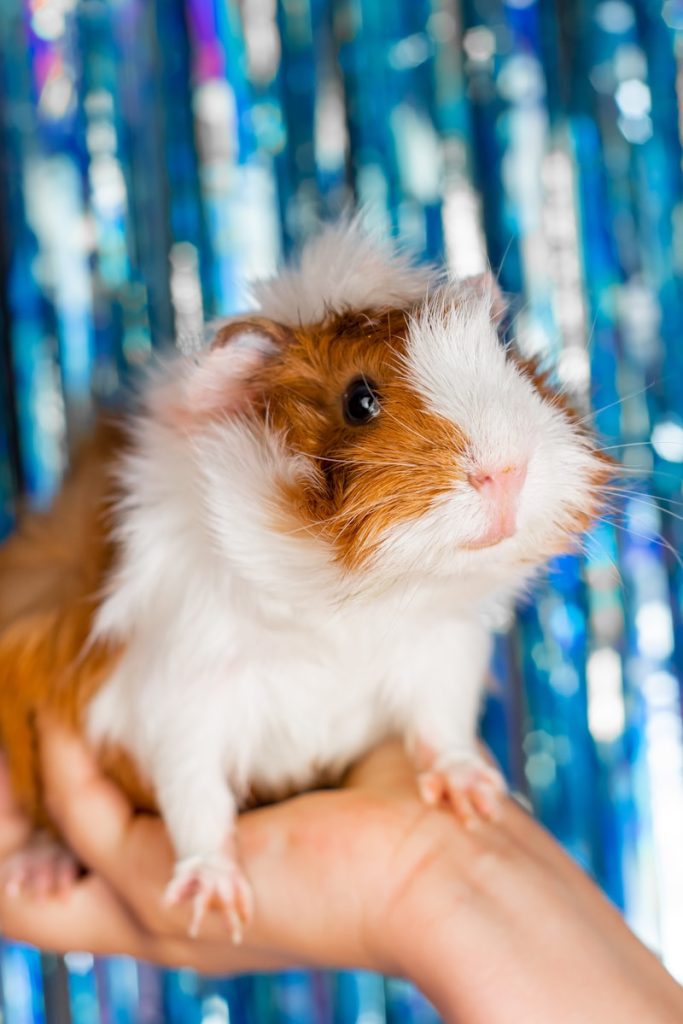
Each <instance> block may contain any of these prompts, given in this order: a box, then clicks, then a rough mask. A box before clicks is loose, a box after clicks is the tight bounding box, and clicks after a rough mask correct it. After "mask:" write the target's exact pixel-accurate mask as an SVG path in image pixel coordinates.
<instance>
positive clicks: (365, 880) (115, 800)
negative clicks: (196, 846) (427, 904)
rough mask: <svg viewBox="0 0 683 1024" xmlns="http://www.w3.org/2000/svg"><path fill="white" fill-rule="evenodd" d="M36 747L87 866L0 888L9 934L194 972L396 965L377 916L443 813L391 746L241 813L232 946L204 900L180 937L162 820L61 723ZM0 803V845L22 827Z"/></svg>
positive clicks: (11, 841) (58, 817)
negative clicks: (241, 902)
mask: <svg viewBox="0 0 683 1024" xmlns="http://www.w3.org/2000/svg"><path fill="white" fill-rule="evenodd" d="M41 746H42V754H43V768H44V778H45V780H46V798H47V802H48V805H49V809H50V813H51V817H52V818H53V820H54V821H55V823H56V825H57V827H58V828H59V830H60V832H61V834H62V835H63V836H64V837H65V839H66V841H67V842H68V843H69V845H70V846H71V848H72V849H73V850H74V851H75V852H76V853H77V855H78V856H79V858H80V859H81V861H82V863H83V864H84V865H85V866H86V868H87V869H88V870H89V873H88V874H87V875H86V876H85V877H84V878H83V879H82V880H80V881H79V882H78V883H77V884H76V885H75V886H74V887H73V889H72V890H71V891H70V892H68V893H67V894H65V895H61V896H60V897H54V898H53V897H50V898H46V897H42V898H31V897H30V896H21V897H17V896H12V895H11V894H10V893H8V892H2V893H0V926H1V927H2V929H3V931H4V932H5V933H6V934H7V935H8V936H10V937H12V938H15V939H18V940H23V941H26V942H30V943H32V944H34V945H38V946H41V947H42V948H46V949H51V950H54V951H58V952H59V951H65V950H68V949H74V948H77V949H79V948H80V949H88V950H90V951H92V952H96V953H101V954H107V953H127V954H130V955H132V956H136V957H138V958H142V959H149V960H153V961H156V962H159V963H164V964H167V965H180V964H183V965H190V966H195V967H197V968H198V969H199V970H202V971H204V972H206V973H214V972H215V973H219V972H220V973H229V972H234V971H242V970H259V969H269V968H278V967H284V966H286V965H291V964H300V963H308V964H317V965H329V964H334V965H336V966H361V967H368V968H374V969H378V970H380V969H385V970H391V969H399V965H398V962H397V961H395V960H394V958H393V950H392V948H391V947H390V944H388V943H387V941H386V936H385V935H384V934H383V929H384V928H385V927H388V926H389V925H390V922H391V920H392V918H393V915H394V909H393V904H394V903H396V904H397V905H400V904H401V902H402V895H401V893H402V891H403V888H404V886H405V887H406V890H407V889H409V888H410V886H411V884H412V878H413V876H414V875H415V874H416V873H417V872H418V871H419V865H420V864H421V863H422V862H423V861H425V862H426V861H427V860H428V858H429V856H430V851H432V850H433V849H434V848H435V847H437V846H438V844H439V842H440V841H441V839H440V837H441V834H442V833H444V832H448V831H450V828H451V823H450V821H449V820H448V819H447V818H446V816H441V815H436V814H434V813H433V812H431V811H429V810H428V809H427V808H425V807H424V806H423V805H422V803H421V802H420V801H419V800H418V798H417V794H416V789H415V784H414V781H413V778H414V775H413V770H412V768H411V766H410V765H409V764H408V762H407V761H406V759H405V757H404V755H403V753H402V751H401V749H400V747H398V745H389V746H387V747H385V748H383V749H381V750H379V751H376V752H375V753H374V754H371V755H370V756H369V757H368V758H366V759H365V760H364V761H363V763H362V764H361V765H359V766H358V767H357V768H356V769H355V770H354V772H353V773H352V774H351V775H350V777H349V780H348V785H347V787H346V788H344V789H342V790H338V791H326V792H315V793H309V794H306V795H304V796H301V797H298V798H296V799H293V800H289V801H286V802H285V803H282V804H278V805H275V806H272V807H267V808H262V809H260V810H257V811H253V812H250V813H249V814H245V815H243V816H242V817H241V818H240V820H239V833H238V835H239V848H240V851H241V856H242V860H243V863H244V865H245V868H246V872H247V875H248V877H249V878H250V880H251V882H252V885H253V888H254V892H255V897H256V909H255V917H254V921H253V922H252V924H251V925H250V926H249V928H248V930H247V933H246V935H245V942H244V945H243V946H241V947H234V946H232V944H231V942H230V938H229V935H228V934H227V932H226V927H225V921H224V918H223V917H222V915H221V914H219V913H217V912H216V913H209V915H208V916H207V918H206V920H205V922H204V924H203V927H202V933H201V936H200V939H199V940H190V939H189V938H188V934H187V933H188V925H189V916H188V911H187V910H186V908H183V907H179V908H175V909H168V908H166V907H164V905H163V898H162V897H163V892H164V889H165V886H166V884H167V882H168V879H169V878H170V877H171V873H172V868H173V860H174V858H173V852H172V849H171V846H170V843H169V840H168V837H167V834H166V831H165V829H164V827H163V824H162V822H161V821H160V820H159V819H158V818H156V817H151V816H147V815H135V814H134V813H133V812H132V810H131V808H130V806H129V805H128V803H127V802H126V800H125V798H124V797H123V795H122V794H121V792H120V791H119V790H118V789H117V788H116V787H115V786H114V785H113V784H112V783H110V782H109V781H108V780H107V779H105V778H103V777H102V776H101V774H100V773H99V771H98V770H97V767H96V765H95V763H94V760H93V758H92V757H91V756H90V754H89V753H88V751H87V750H86V749H85V747H84V746H83V745H82V744H81V743H80V742H79V741H78V740H77V739H76V737H74V736H73V735H71V734H70V733H68V732H66V731H64V730H63V729H61V728H59V727H58V726H55V725H51V726H50V728H49V729H46V730H44V732H43V742H42V744H41ZM3 813H4V816H5V818H6V819H7V820H9V818H8V815H10V816H11V817H12V819H13V820H14V821H15V826H14V827H13V829H12V831H11V833H10V831H9V830H6V829H5V828H4V822H3V823H2V824H0V834H1V835H2V840H0V857H4V856H7V855H8V854H9V853H10V852H12V850H13V849H15V847H16V845H17V844H18V843H19V842H21V841H22V840H23V837H24V829H23V828H21V829H20V828H19V825H18V819H17V816H16V814H15V813H14V812H11V814H10V811H9V801H8V799H6V800H5V807H4V812H3V807H2V805H0V817H1V816H2V815H3Z"/></svg>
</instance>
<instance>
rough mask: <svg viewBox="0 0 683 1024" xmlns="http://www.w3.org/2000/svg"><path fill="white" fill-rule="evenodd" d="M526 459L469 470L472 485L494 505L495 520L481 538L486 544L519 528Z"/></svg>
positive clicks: (509, 535)
mask: <svg viewBox="0 0 683 1024" xmlns="http://www.w3.org/2000/svg"><path fill="white" fill-rule="evenodd" d="M526 470H527V467H526V463H520V464H510V465H507V466H503V467H501V468H498V467H496V468H495V469H494V468H493V467H491V468H484V469H477V470H475V471H474V472H472V473H470V474H468V477H467V480H468V483H469V484H470V486H471V487H473V488H474V489H475V491H478V492H479V493H480V494H481V495H482V497H484V498H486V499H488V501H490V503H491V505H492V506H493V516H494V518H493V521H492V522H491V524H490V526H489V529H488V530H487V532H486V534H485V535H484V537H483V538H482V540H483V541H484V543H485V544H493V543H497V541H499V540H502V539H503V538H504V537H511V536H512V535H513V533H514V532H515V529H516V521H517V502H518V498H519V492H520V491H521V490H522V487H523V486H524V481H525V480H526Z"/></svg>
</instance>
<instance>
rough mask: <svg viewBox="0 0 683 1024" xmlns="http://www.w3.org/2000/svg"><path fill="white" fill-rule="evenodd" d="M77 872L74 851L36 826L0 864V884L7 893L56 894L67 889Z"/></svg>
mask: <svg viewBox="0 0 683 1024" xmlns="http://www.w3.org/2000/svg"><path fill="white" fill-rule="evenodd" d="M78 874H79V865H78V861H77V860H76V858H75V857H74V856H73V854H72V853H71V852H70V851H69V850H67V848H66V847H65V846H63V845H62V843H60V842H59V840H58V839H55V837H54V836H53V835H51V834H50V833H49V832H47V831H43V830H36V831H35V832H33V833H32V834H31V835H30V836H29V838H28V840H27V842H26V845H25V846H24V847H23V848H22V849H21V850H18V851H17V852H16V853H13V854H12V855H11V856H9V857H8V858H7V860H5V861H4V863H3V864H2V865H0V884H1V885H2V886H3V887H4V889H5V892H7V893H8V894H9V895H14V896H21V895H28V896H36V897H47V896H58V895H61V894H63V893H66V892H68V890H69V889H70V888H71V886H72V885H73V883H74V882H75V881H76V878H77V877H78Z"/></svg>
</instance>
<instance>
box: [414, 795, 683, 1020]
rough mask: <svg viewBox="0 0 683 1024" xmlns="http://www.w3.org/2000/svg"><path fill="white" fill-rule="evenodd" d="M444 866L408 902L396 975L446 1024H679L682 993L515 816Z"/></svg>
mask: <svg viewBox="0 0 683 1024" xmlns="http://www.w3.org/2000/svg"><path fill="white" fill-rule="evenodd" d="M463 840H464V842H463ZM443 857H444V868H445V870H444V871H440V872H437V873H435V874H434V877H435V878H436V877H437V875H438V877H439V878H440V879H441V880H440V881H439V883H438V885H435V886H434V887H433V888H432V891H431V893H427V892H426V891H425V890H424V888H423V890H422V892H421V893H420V895H419V899H418V900H417V901H416V902H415V904H414V908H413V913H412V926H413V927H412V929H411V930H410V932H407V933H406V943H405V944H404V948H403V950H402V952H401V965H402V969H403V971H404V972H405V973H406V974H407V975H408V976H409V977H411V978H412V979H413V980H414V981H415V982H416V984H417V985H418V986H419V987H420V988H421V989H422V990H423V991H424V992H425V994H426V995H427V996H428V997H429V998H430V999H432V1001H433V1002H434V1003H435V1005H436V1006H437V1008H438V1009H439V1010H440V1012H441V1013H442V1014H443V1016H444V1018H445V1019H446V1020H457V1021H458V1022H459V1024H479V1022H481V1024H498V1022H500V1024H517V1022H519V1024H528V1022H529V1021H536V1020H538V1021H542V1020H552V1021H553V1022H554V1024H565V1022H566V1024H570V1022H571V1024H575V1022H576V1024H579V1022H580V1024H593V1022H595V1024H603V1022H604V1021H606V1020H619V1022H620V1024H630V1022H631V1021H633V1022H634V1024H635V1022H638V1024H640V1022H642V1021H643V1020H647V1021H648V1022H650V1021H651V1022H653V1024H654V1022H661V1024H668V1022H669V1021H670V1022H671V1024H674V1022H676V1021H680V1020H681V1019H683V993H682V990H681V989H680V987H679V986H678V985H677V984H676V983H675V982H674V981H673V979H672V978H671V977H670V976H669V975H668V974H667V972H666V971H665V970H664V969H663V968H662V967H661V965H660V964H659V963H658V962H657V960H656V959H655V957H654V956H652V954H651V953H650V952H649V951H648V950H646V949H645V947H644V946H642V945H641V944H640V943H639V942H638V941H637V940H636V939H635V937H634V936H633V935H632V934H631V933H630V931H629V930H628V928H627V927H626V925H625V924H624V923H623V921H622V919H621V918H620V916H619V915H618V914H617V913H616V911H615V910H614V909H613V908H612V907H611V906H610V905H609V904H608V903H607V901H606V900H605V899H604V898H603V897H602V895H601V894H600V893H599V891H598V890H597V889H596V887H595V886H594V885H593V884H592V883H591V882H590V881H589V880H588V879H587V878H586V876H585V875H583V873H582V872H581V871H580V870H579V869H578V868H577V867H576V866H575V865H574V864H573V863H572V862H571V861H570V860H569V859H568V858H567V857H565V855H564V854H563V853H562V851H560V850H559V848H557V847H556V845H555V844H554V843H553V842H552V841H551V840H550V839H549V838H548V837H547V836H546V835H545V834H544V833H543V831H542V830H541V829H540V828H539V827H538V825H536V823H534V822H533V821H531V819H529V818H528V817H527V816H526V815H525V814H523V812H521V811H520V810H519V809H518V808H517V807H515V806H514V805H512V804H511V803H509V804H508V806H507V807H506V810H505V815H504V820H503V822H502V824H501V825H500V826H496V827H494V828H489V827H488V826H484V827H483V828H482V829H481V830H479V831H478V832H477V834H476V835H471V836H469V837H463V836H462V835H459V836H457V837H455V838H454V841H453V844H452V847H451V849H450V850H449V851H444V854H443ZM456 874H457V876H458V877H459V883H457V884H456V883H455V877H456ZM447 878H450V879H451V880H452V881H451V884H450V888H449V887H448V885H446V884H445V882H446V879H447ZM416 892H417V890H416Z"/></svg>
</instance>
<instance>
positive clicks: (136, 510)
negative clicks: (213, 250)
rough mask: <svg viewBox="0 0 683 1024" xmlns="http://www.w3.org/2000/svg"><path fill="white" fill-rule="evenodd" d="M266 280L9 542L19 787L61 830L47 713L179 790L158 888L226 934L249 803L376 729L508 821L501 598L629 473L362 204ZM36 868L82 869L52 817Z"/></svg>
mask: <svg viewBox="0 0 683 1024" xmlns="http://www.w3.org/2000/svg"><path fill="white" fill-rule="evenodd" d="M257 301H258V310H257V312H256V313H255V314H254V315H253V316H248V317H244V318H237V319H233V320H231V321H228V322H227V323H225V324H224V325H222V326H219V327H218V328H217V330H216V332H215V335H214V337H213V339H212V341H211V343H210V345H209V346H208V347H207V348H206V349H205V350H204V351H202V352H200V353H198V354H197V356H196V358H193V357H187V356H185V357H181V356H178V357H177V358H175V359H173V360H172V361H171V362H170V363H169V364H168V365H167V366H165V367H163V368H161V369H160V370H159V372H158V373H157V374H156V375H155V376H151V377H150V379H149V381H148V383H147V386H146V389H145V391H144V396H143V401H142V406H141V409H140V410H139V412H138V413H137V414H136V415H135V416H132V417H130V418H129V419H128V420H127V421H125V422H124V423H123V424H122V425H111V426H108V427H106V428H103V429H102V430H101V431H100V434H99V435H98V436H97V437H96V438H95V439H94V441H93V445H92V447H91V450H90V452H89V453H86V455H85V456H84V458H83V460H82V461H81V462H80V463H78V464H77V465H76V467H75V470H74V474H73V476H72V479H71V481H70V483H68V484H67V486H66V488H65V489H64V491H63V493H62V494H61V495H60V497H59V499H58V500H57V502H56V504H55V507H54V508H53V510H52V511H51V512H50V513H49V514H48V515H47V516H46V517H42V518H35V517H34V518H30V519H28V520H27V521H26V522H25V523H24V524H23V525H22V527H21V528H20V530H19V532H18V533H17V534H16V535H15V537H14V538H12V539H11V540H10V541H9V542H8V544H7V545H6V546H5V548H4V549H3V550H2V551H1V552H0V571H1V572H2V579H3V585H2V590H1V591H0V738H1V740H2V745H3V746H4V748H5V750H6V752H7V756H8V759H9V764H10V770H11V774H12V780H13V786H14V790H15V792H16V794H17V796H18V798H19V799H20V801H21V802H22V804H23V807H24V808H25V810H26V811H27V812H28V813H29V814H30V816H31V817H32V819H33V821H34V822H35V823H36V825H37V826H39V827H46V826H47V827H49V821H48V820H47V818H46V814H45V810H44V807H43V801H42V799H41V791H40V785H39V782H38V773H37V771H36V765H35V763H34V755H33V751H34V749H35V743H34V742H33V737H32V730H33V720H34V717H35V712H36V710H37V709H38V708H40V707H48V708H50V709H51V710H52V712H53V713H56V714H58V715H60V716H61V717H62V718H63V719H64V720H66V721H68V722H70V723H71V724H72V725H73V726H74V727H76V728H77V729H79V730H80V731H82V732H84V733H85V735H86V737H87V738H88V740H89V741H90V743H91V744H92V745H93V746H94V748H95V749H96V750H97V751H98V756H99V759H100V762H101V764H102V765H103V766H104V767H105V769H106V770H107V771H108V772H109V773H110V774H111V775H112V776H113V777H114V778H115V779H116V780H117V781H118V782H119V783H120V784H121V785H122V786H123V787H124V789H125V790H126V792H127V793H128V794H129V796H130V798H131V799H132V800H133V801H134V803H135V805H136V806H138V807H142V808H155V809H158V810H159V811H160V812H161V814H162V816H163V818H164V820H165V822H166V825H167V827H168V829H169V832H170V835H171V839H172V841H173V845H174V848H175V852H176V856H177V861H176V867H175V870H174V874H173V878H172V879H171V881H170V883H169V887H168V889H167V895H166V898H167V900H168V901H169V902H171V903H173V902H179V901H186V900H190V901H192V903H193V908H194V913H193V922H192V932H193V933H194V934H196V933H198V931H199V929H200V926H201V921H202V917H203V915H204V913H205V911H206V908H207V907H208V906H209V905H210V904H212V903H217V904H219V905H220V906H221V907H222V908H223V910H224V912H225V915H226V918H227V920H228V922H229V924H230V928H231V931H232V934H233V938H234V939H235V940H236V941H239V939H240V937H241V934H242V930H243V928H244V926H245V925H246V924H247V923H248V920H249V917H250V914H251V903H252V894H251V890H250V887H249V884H248V881H247V879H246V878H245V877H244V874H243V872H242V870H241V867H240V864H239V858H238V853H237V850H236V848H235V840H234V822H235V816H236V814H237V812H238V810H239V809H240V808H242V807H245V806H248V805H249V804H250V803H252V802H254V801H255V800H259V799H263V798H267V799H273V798H277V797H279V796H282V795H285V794H287V793H291V792H293V791H298V790H302V789H305V788H309V787H311V786H314V785H316V784H320V783H321V782H333V781H335V780H338V779H339V778H340V777H341V775H342V774H343V772H344V771H345V770H346V769H347V768H348V767H349V765H350V764H351V763H353V762H354V761H355V760H356V759H357V758H358V757H359V756H360V755H361V754H363V753H364V752H366V751H367V750H369V749H370V748H371V747H372V746H374V745H375V744H377V743H378V742H379V741H380V740H382V739H383V738H385V737H387V736H390V735H400V736H401V737H403V739H404V741H405V744H406V747H407V750H408V751H409V753H410V755H411V757H412V758H413V761H414V764H415V767H416V771H417V772H418V773H419V785H420V791H421V793H422V796H423V798H424V799H425V800H426V801H428V802H429V803H433V804H436V803H442V802H443V803H446V804H448V805H449V806H450V807H451V808H452V810H453V811H454V812H455V814H456V815H457V816H458V817H459V818H460V819H461V820H462V821H463V822H464V823H465V824H467V823H469V822H471V821H472V820H474V819H475V818H476V816H477V815H479V816H483V817H487V818H494V817H495V816H496V813H497V801H498V798H499V796H500V794H501V793H502V791H503V788H504V787H503V782H502V779H501V778H500V776H499V774H498V773H497V772H496V771H495V770H494V769H492V768H491V767H490V766H489V765H488V764H486V763H485V762H484V761H482V759H481V758H480V756H479V755H478V753H477V751H476V746H475V735H476V723H477V715H478V709H479V703H480V699H481V693H482V689H483V683H484V678H485V673H486V668H487V662H488V658H489V650H490V641H489V635H488V630H487V626H486V622H487V616H488V613H489V611H490V609H491V607H492V605H493V604H495V603H498V602H500V601H509V600H510V599H511V598H512V597H513V596H514V594H515V593H516V592H517V591H519V590H520V589H521V588H522V587H523V586H524V585H525V584H526V582H527V581H528V579H529V578H530V576H531V575H532V574H533V573H534V572H535V571H536V569H537V568H538V567H539V566H540V565H541V564H542V563H543V561H544V560H546V559H547V558H548V557H549V556H551V555H553V554H555V553H558V552H560V551H563V550H566V549H567V548H568V547H570V546H571V545H572V544H573V542H574V539H575V537H576V536H577V534H578V533H579V532H580V531H581V530H582V529H584V528H585V527H586V525H587V524H588V523H589V521H590V519H591V517H592V516H593V515H594V514H595V513H596V511H597V510H598V508H599V506H600V502H601V487H602V485H603V484H604V482H605V481H606V480H607V478H608V476H609V474H610V468H609V464H608V462H607V461H606V460H605V459H604V458H603V457H602V456H601V455H600V454H599V453H598V452H597V451H596V449H595V444H594V442H593V439H592V437H591V435H590V433H589V431H588V430H587V429H586V428H585V427H584V426H582V425H581V423H580V422H579V421H578V420H577V418H576V417H575V415H574V414H573V412H572V410H571V409H570V408H569V407H568V406H567V405H566V404H565V402H564V401H563V400H562V399H560V398H559V397H558V396H557V395H555V394H554V393H552V392H551V391H550V390H549V388H548V386H547V385H546V383H545V382H544V381H543V380H542V379H540V378H538V377H537V376H536V375H535V374H534V371H533V369H532V368H530V367H529V366H527V365H525V364H524V363H523V362H522V361H521V360H520V359H519V358H517V357H516V356H515V354H514V353H513V352H511V351H506V350H505V349H504V348H503V347H502V346H501V345H500V344H499V341H498V338H497V334H496V328H495V322H494V319H495V314H494V307H495V304H496V302H497V298H496V295H495V291H494V288H493V285H492V284H491V283H490V281H489V280H488V279H483V280H477V281H466V282H463V283H461V284H453V283H443V282H441V281H439V280H438V279H435V277H434V275H433V274H432V273H431V272H430V271H425V270H416V269H415V268H412V267H410V266H408V265H407V264H406V262H405V261H404V260H402V259H401V258H400V257H399V256H397V255H396V254H395V253H394V252H393V251H391V250H389V249H387V248H384V247H382V246H378V245H376V244H374V243H373V242H372V241H370V240H369V239H368V238H367V237H365V236H364V235H363V233H362V232H361V231H360V230H359V228H358V227H357V225H355V224H352V225H350V226H349V225H345V226H342V227H340V228H330V229H327V230H326V231H324V232H323V233H322V234H321V235H320V236H319V237H318V238H317V239H316V240H314V241H313V242H312V243H311V244H310V245H309V247H308V248H307V249H306V250H305V251H304V253H303V255H302V258H301V263H300V265H299V266H298V267H297V268H291V269H288V270H285V271H284V272H283V273H282V275H281V276H280V277H279V278H278V279H276V280H275V281H272V282H266V283H264V284H261V285H260V286H259V287H258V289H257ZM74 536H75V540H74ZM46 851H48V852H46ZM36 864H38V865H39V867H37V868H36ZM46 864H47V865H48V866H49V865H51V864H58V865H59V872H60V877H62V878H63V875H64V862H63V857H62V855H61V854H57V853H56V848H55V846H54V842H53V841H50V842H48V843H46V841H45V839H44V838H43V839H42V840H41V841H40V843H36V842H35V840H34V841H33V842H32V844H30V846H29V847H28V848H27V850H26V851H25V853H24V855H23V856H21V857H20V858H18V859H15V862H14V864H13V866H12V869H11V873H10V881H11V883H12V884H14V885H30V884H31V881H32V879H33V878H35V877H36V872H40V874H41V877H43V878H44V876H45V871H46ZM257 897H258V894H257Z"/></svg>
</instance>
